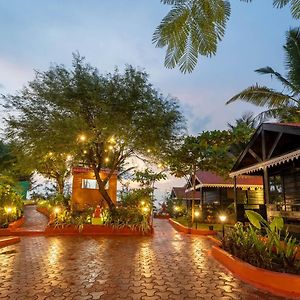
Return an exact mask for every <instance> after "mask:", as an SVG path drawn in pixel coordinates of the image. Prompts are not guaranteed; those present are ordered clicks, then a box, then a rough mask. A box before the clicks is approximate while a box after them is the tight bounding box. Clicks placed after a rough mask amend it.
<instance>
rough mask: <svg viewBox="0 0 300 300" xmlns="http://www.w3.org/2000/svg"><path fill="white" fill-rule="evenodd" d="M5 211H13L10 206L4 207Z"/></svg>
mask: <svg viewBox="0 0 300 300" xmlns="http://www.w3.org/2000/svg"><path fill="white" fill-rule="evenodd" d="M5 211H6V213H8V214H10V213H12V211H13V208H12V207H11V206H8V207H5Z"/></svg>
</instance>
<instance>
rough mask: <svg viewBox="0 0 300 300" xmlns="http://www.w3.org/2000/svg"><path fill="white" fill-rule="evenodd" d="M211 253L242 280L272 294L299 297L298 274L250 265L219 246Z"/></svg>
mask: <svg viewBox="0 0 300 300" xmlns="http://www.w3.org/2000/svg"><path fill="white" fill-rule="evenodd" d="M211 255H212V256H213V257H214V258H215V259H216V260H217V261H218V262H220V263H221V264H222V265H224V266H225V267H226V268H227V269H228V270H230V271H231V272H232V273H233V274H234V275H236V276H237V277H238V278H240V279H241V280H242V281H244V282H246V283H248V284H250V285H252V286H254V287H256V288H258V289H262V290H264V291H267V292H269V293H272V294H274V295H278V296H283V297H289V298H291V297H293V298H296V299H299V297H300V276H299V275H293V274H287V273H279V272H273V271H269V270H265V269H261V268H258V267H255V266H252V265H250V264H249V263H247V262H244V261H242V260H240V259H239V258H237V257H235V256H233V255H231V254H230V253H228V252H226V251H225V250H223V249H221V248H220V247H217V246H213V247H212V249H211Z"/></svg>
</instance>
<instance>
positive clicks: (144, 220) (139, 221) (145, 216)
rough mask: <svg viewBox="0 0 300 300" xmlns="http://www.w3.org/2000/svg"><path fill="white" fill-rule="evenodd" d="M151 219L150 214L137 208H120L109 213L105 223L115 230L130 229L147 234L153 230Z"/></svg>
mask: <svg viewBox="0 0 300 300" xmlns="http://www.w3.org/2000/svg"><path fill="white" fill-rule="evenodd" d="M149 218H150V215H149V213H143V212H142V211H141V210H140V209H139V208H137V207H128V208H126V207H118V208H116V209H114V210H113V211H107V216H106V220H105V221H104V223H105V224H107V225H112V226H113V227H115V228H124V227H128V228H131V229H135V230H139V231H141V232H143V233H147V232H149V231H150V230H151V225H150V222H149Z"/></svg>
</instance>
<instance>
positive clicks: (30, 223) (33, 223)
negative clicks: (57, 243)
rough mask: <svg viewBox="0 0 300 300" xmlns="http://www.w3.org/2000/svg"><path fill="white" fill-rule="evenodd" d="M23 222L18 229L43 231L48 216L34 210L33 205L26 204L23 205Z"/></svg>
mask: <svg viewBox="0 0 300 300" xmlns="http://www.w3.org/2000/svg"><path fill="white" fill-rule="evenodd" d="M24 216H25V222H24V224H23V225H22V227H20V230H26V231H39V230H40V231H44V230H45V228H46V226H47V223H48V218H47V217H46V216H44V215H43V214H41V213H40V212H38V211H37V210H36V206H35V205H26V206H25V207H24Z"/></svg>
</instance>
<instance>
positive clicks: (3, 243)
mask: <svg viewBox="0 0 300 300" xmlns="http://www.w3.org/2000/svg"><path fill="white" fill-rule="evenodd" d="M20 240H21V239H20V238H19V237H9V238H5V239H2V240H0V248H3V247H6V246H10V245H13V244H16V243H19V242H20Z"/></svg>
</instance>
